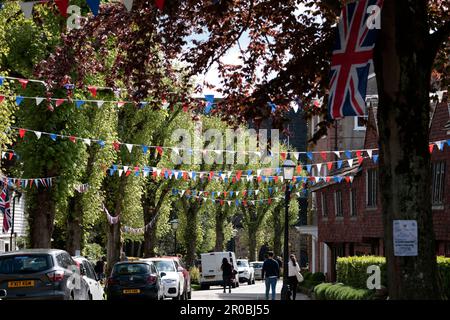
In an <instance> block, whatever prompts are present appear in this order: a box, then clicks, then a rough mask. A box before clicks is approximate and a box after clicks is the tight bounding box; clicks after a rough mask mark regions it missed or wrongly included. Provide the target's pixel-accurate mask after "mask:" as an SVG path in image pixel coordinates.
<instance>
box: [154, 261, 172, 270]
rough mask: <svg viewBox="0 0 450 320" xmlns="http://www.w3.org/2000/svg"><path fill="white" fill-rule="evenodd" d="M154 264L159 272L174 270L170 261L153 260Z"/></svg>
mask: <svg viewBox="0 0 450 320" xmlns="http://www.w3.org/2000/svg"><path fill="white" fill-rule="evenodd" d="M154 263H155V264H156V269H158V271H159V272H175V266H174V264H173V262H172V261H164V260H159V261H154Z"/></svg>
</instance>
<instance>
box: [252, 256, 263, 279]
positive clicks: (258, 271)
mask: <svg viewBox="0 0 450 320" xmlns="http://www.w3.org/2000/svg"><path fill="white" fill-rule="evenodd" d="M263 263H264V262H262V261H253V262H250V265H251V266H252V267H253V269H254V270H255V279H256V280H261V279H262V266H263Z"/></svg>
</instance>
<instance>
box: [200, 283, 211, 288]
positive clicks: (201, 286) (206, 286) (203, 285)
mask: <svg viewBox="0 0 450 320" xmlns="http://www.w3.org/2000/svg"><path fill="white" fill-rule="evenodd" d="M200 289H201V290H209V286H208V285H207V284H203V283H202V284H200Z"/></svg>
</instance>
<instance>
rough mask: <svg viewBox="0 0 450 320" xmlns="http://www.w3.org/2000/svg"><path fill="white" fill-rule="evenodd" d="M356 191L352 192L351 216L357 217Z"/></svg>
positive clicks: (352, 190)
mask: <svg viewBox="0 0 450 320" xmlns="http://www.w3.org/2000/svg"><path fill="white" fill-rule="evenodd" d="M356 212H357V211H356V189H351V190H350V216H351V217H356Z"/></svg>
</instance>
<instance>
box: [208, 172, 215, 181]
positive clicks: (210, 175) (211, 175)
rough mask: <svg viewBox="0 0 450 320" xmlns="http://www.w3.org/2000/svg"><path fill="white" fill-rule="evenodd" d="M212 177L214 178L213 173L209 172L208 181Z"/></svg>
mask: <svg viewBox="0 0 450 320" xmlns="http://www.w3.org/2000/svg"><path fill="white" fill-rule="evenodd" d="M213 177H214V172H213V171H210V172H209V180H211V179H212V178H213Z"/></svg>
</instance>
